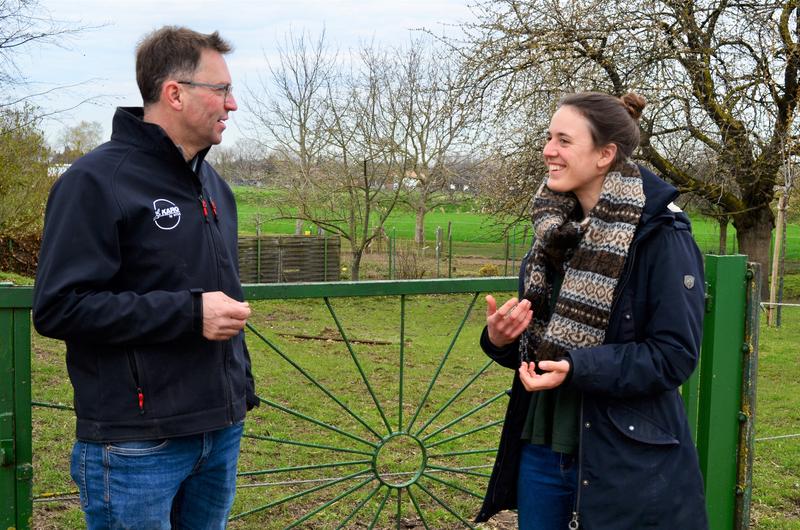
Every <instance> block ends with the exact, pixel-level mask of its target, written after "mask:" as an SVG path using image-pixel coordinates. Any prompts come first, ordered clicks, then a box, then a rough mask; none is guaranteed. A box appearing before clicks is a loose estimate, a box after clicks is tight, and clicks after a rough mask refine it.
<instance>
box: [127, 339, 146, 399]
mask: <svg viewBox="0 0 800 530" xmlns="http://www.w3.org/2000/svg"><path fill="white" fill-rule="evenodd" d="M128 364H129V365H130V368H131V376H132V377H133V382H134V385H135V386H136V402H137V404H138V405H139V414H144V391H143V390H142V383H141V381H140V377H139V363H138V362H136V350H129V351H128Z"/></svg>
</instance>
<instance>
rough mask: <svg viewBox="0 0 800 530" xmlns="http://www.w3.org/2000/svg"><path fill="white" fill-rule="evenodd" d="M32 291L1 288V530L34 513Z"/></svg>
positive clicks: (27, 522)
mask: <svg viewBox="0 0 800 530" xmlns="http://www.w3.org/2000/svg"><path fill="white" fill-rule="evenodd" d="M30 293H31V291H30V289H27V290H24V291H21V290H19V289H14V288H13V287H0V527H3V528H18V529H28V528H30V527H31V516H32V513H33V496H32V480H33V466H32V464H31V463H32V447H31V444H32V442H31V437H32V429H31V326H30V306H31V296H30Z"/></svg>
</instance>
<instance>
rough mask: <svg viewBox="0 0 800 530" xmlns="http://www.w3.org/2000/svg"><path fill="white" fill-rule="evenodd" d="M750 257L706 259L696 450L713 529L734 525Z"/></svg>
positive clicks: (707, 257)
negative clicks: (704, 311)
mask: <svg viewBox="0 0 800 530" xmlns="http://www.w3.org/2000/svg"><path fill="white" fill-rule="evenodd" d="M746 259H747V258H746V256H742V255H736V256H711V255H709V256H706V281H707V283H708V296H709V299H708V300H707V308H706V316H705V326H704V331H703V353H702V357H701V359H702V361H701V365H700V376H699V377H700V387H699V392H698V394H699V403H698V408H697V419H698V424H697V431H696V438H697V452H698V455H699V457H700V469H701V471H702V472H703V476H704V478H705V488H706V506H707V507H708V516H709V523H710V527H711V528H715V529H725V528H733V527H734V514H735V508H736V491H737V490H736V485H737V466H736V460H737V453H738V440H739V429H740V418H741V401H742V400H741V396H742V365H743V359H742V358H743V352H745V351H746V350H747V343H746V342H745V298H746V281H747V280H746V270H747V262H746Z"/></svg>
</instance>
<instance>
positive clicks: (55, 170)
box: [47, 164, 72, 179]
mask: <svg viewBox="0 0 800 530" xmlns="http://www.w3.org/2000/svg"><path fill="white" fill-rule="evenodd" d="M71 165H72V164H50V165H49V166H47V176H48V177H50V178H54V179H56V178H58V177H60V176H61V175H62V174H63V173H64V172H65V171H66V170H68V169H69V166H71Z"/></svg>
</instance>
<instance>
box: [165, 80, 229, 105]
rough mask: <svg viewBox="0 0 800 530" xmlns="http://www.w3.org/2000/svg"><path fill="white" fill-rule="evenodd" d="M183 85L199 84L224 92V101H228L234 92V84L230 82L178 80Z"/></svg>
mask: <svg viewBox="0 0 800 530" xmlns="http://www.w3.org/2000/svg"><path fill="white" fill-rule="evenodd" d="M178 83H179V84H181V85H189V86H199V87H203V88H210V89H211V90H214V91H215V92H220V93H222V97H223V101H224V103H227V102H228V95H229V94H230V93H231V92H233V85H232V84H230V83H217V84H214V83H200V82H198V81H178Z"/></svg>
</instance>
